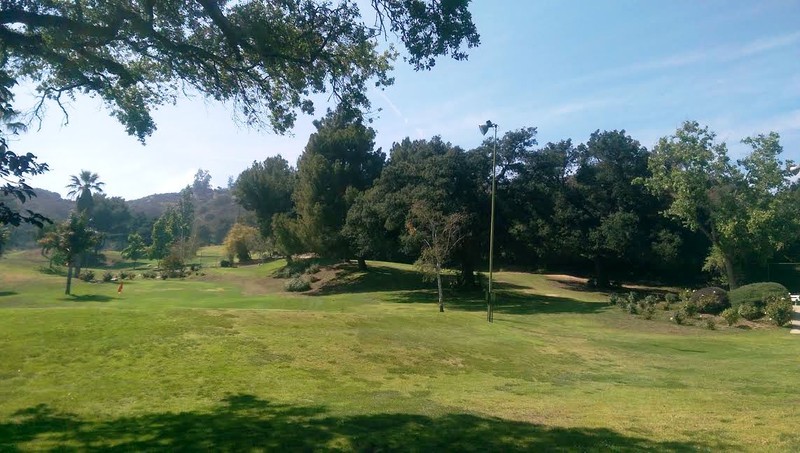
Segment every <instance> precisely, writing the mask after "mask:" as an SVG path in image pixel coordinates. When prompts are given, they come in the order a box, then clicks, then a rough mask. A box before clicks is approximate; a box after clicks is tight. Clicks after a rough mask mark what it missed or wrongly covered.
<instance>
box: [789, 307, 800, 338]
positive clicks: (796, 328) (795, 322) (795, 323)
mask: <svg viewBox="0 0 800 453" xmlns="http://www.w3.org/2000/svg"><path fill="white" fill-rule="evenodd" d="M789 332H790V333H796V334H800V305H795V306H794V313H793V314H792V330H790V331H789Z"/></svg>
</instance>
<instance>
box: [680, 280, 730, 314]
mask: <svg viewBox="0 0 800 453" xmlns="http://www.w3.org/2000/svg"><path fill="white" fill-rule="evenodd" d="M689 301H690V302H692V303H693V304H694V305H695V306H697V311H698V312H700V313H708V314H713V315H716V314H717V313H719V312H721V311H722V310H724V309H726V308H728V307H730V302H729V300H728V293H727V292H726V291H725V290H724V289H722V288H717V287H716V286H710V287H708V288H703V289H698V290H697V291H695V292H693V293H692V296H691V297H690V298H689Z"/></svg>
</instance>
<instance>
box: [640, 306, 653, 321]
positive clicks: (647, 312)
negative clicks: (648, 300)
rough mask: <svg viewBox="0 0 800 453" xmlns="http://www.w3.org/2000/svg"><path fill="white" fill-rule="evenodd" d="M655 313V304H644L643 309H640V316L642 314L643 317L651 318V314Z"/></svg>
mask: <svg viewBox="0 0 800 453" xmlns="http://www.w3.org/2000/svg"><path fill="white" fill-rule="evenodd" d="M655 313H656V306H655V305H646V306H645V307H644V309H642V316H644V319H653V315H654V314H655Z"/></svg>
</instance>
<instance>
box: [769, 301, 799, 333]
mask: <svg viewBox="0 0 800 453" xmlns="http://www.w3.org/2000/svg"><path fill="white" fill-rule="evenodd" d="M765 302H766V303H767V306H766V308H765V309H764V312H765V313H766V314H767V316H768V317H769V319H770V320H772V322H773V323H774V324H775V325H776V326H778V327H781V326H783V325H786V324H787V323H788V322H789V321H791V320H792V312H793V309H792V302H791V300H789V298H788V297H781V296H768V297H767V299H766V300H765Z"/></svg>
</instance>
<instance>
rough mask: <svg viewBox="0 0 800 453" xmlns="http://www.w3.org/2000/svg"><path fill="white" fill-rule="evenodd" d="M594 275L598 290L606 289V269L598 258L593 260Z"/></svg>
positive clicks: (607, 283) (608, 284)
mask: <svg viewBox="0 0 800 453" xmlns="http://www.w3.org/2000/svg"><path fill="white" fill-rule="evenodd" d="M594 273H595V278H596V279H597V287H598V288H608V287H609V286H610V281H609V279H608V272H606V268H605V266H603V263H602V259H601V258H600V257H597V258H595V259H594Z"/></svg>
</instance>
